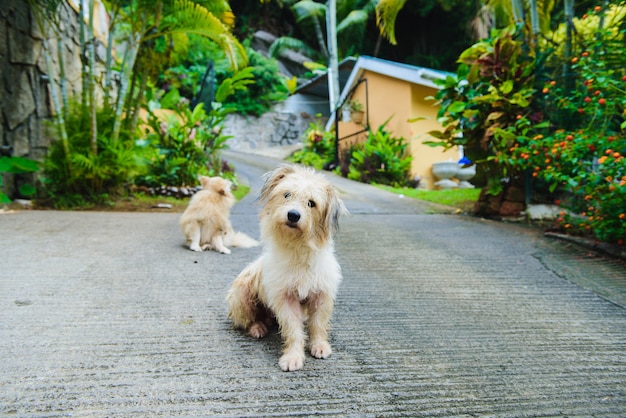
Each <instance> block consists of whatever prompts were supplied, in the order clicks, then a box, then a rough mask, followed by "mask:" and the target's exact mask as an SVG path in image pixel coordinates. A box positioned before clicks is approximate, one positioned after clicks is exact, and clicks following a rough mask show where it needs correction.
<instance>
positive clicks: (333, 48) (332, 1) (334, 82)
mask: <svg viewBox="0 0 626 418" xmlns="http://www.w3.org/2000/svg"><path fill="white" fill-rule="evenodd" d="M326 19H327V24H326V31H327V33H328V54H329V65H328V99H329V100H328V102H329V105H330V113H331V114H333V113H334V112H335V110H336V108H337V106H338V105H339V94H340V92H339V63H338V57H337V4H336V0H328V6H327V11H326Z"/></svg>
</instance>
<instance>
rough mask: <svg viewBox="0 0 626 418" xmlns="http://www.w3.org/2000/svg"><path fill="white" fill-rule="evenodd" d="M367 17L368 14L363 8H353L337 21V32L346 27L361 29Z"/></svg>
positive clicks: (363, 27)
mask: <svg viewBox="0 0 626 418" xmlns="http://www.w3.org/2000/svg"><path fill="white" fill-rule="evenodd" d="M367 18H368V15H367V12H366V11H365V10H353V11H351V12H350V13H348V16H346V17H345V18H344V19H343V20H342V21H341V22H339V24H338V25H337V33H341V32H342V31H345V30H346V29H355V28H361V30H364V29H365V25H366V24H367Z"/></svg>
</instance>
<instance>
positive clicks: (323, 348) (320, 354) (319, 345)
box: [311, 341, 333, 358]
mask: <svg viewBox="0 0 626 418" xmlns="http://www.w3.org/2000/svg"><path fill="white" fill-rule="evenodd" d="M332 353H333V349H332V348H330V344H328V342H326V341H319V342H315V343H311V355H312V356H313V357H315V358H328V357H330V355H331V354H332Z"/></svg>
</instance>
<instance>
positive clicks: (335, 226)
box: [324, 185, 349, 235]
mask: <svg viewBox="0 0 626 418" xmlns="http://www.w3.org/2000/svg"><path fill="white" fill-rule="evenodd" d="M326 194H327V198H328V207H327V208H326V213H325V218H324V224H325V227H326V228H328V231H329V232H330V233H331V235H335V234H336V233H337V232H339V217H340V216H341V215H347V214H348V213H349V212H348V209H346V207H345V205H344V204H343V201H342V200H341V199H340V198H339V196H338V195H337V191H336V190H335V188H334V187H333V186H331V185H328V187H327V189H326Z"/></svg>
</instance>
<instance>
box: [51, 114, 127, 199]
mask: <svg viewBox="0 0 626 418" xmlns="http://www.w3.org/2000/svg"><path fill="white" fill-rule="evenodd" d="M96 117H97V122H98V138H97V145H98V152H97V154H94V153H93V152H92V149H91V139H90V133H89V124H90V115H89V112H88V111H87V108H86V107H84V106H82V105H80V104H78V103H73V104H70V112H69V113H68V118H67V121H66V126H67V131H68V140H69V151H70V153H69V157H68V158H67V159H66V154H65V149H64V146H63V143H62V142H61V141H55V142H53V143H52V145H51V146H50V150H49V153H48V156H47V157H46V159H45V161H44V164H43V166H44V176H43V183H44V185H45V190H44V192H45V198H44V200H43V202H44V203H49V204H51V205H52V206H54V207H56V208H59V209H67V208H75V207H84V206H91V205H94V204H106V203H107V202H108V201H109V199H110V198H112V197H114V196H119V195H122V194H123V193H124V192H125V187H126V186H127V185H129V183H130V179H132V178H133V177H134V176H135V175H136V174H137V173H138V171H139V160H138V153H137V147H136V146H135V144H134V142H133V141H132V140H131V139H130V137H129V135H128V134H127V133H126V132H124V131H122V132H121V135H120V138H119V140H118V141H113V140H112V139H111V133H112V132H113V124H114V115H113V114H111V112H109V111H104V110H102V109H99V110H98V112H97V114H96ZM68 160H69V165H68V164H67V162H68ZM69 167H71V170H70V169H69Z"/></svg>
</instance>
